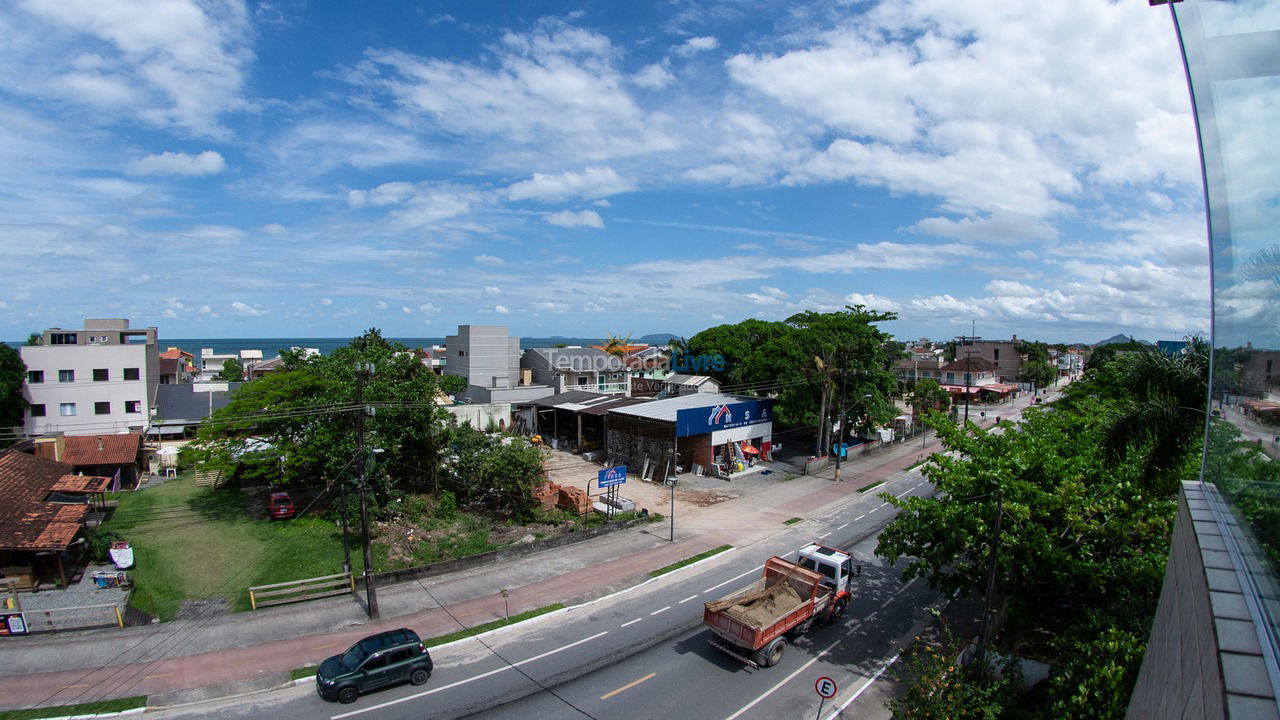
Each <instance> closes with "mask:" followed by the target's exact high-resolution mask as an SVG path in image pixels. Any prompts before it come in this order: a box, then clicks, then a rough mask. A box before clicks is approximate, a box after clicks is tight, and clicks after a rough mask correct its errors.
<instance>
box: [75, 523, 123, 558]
mask: <svg viewBox="0 0 1280 720" xmlns="http://www.w3.org/2000/svg"><path fill="white" fill-rule="evenodd" d="M84 539H85V552H86V553H87V554H88V556H89V557H90V558H93V560H94V561H95V562H100V563H101V562H109V561H110V560H111V554H110V553H109V552H108V551H109V550H111V543H113V542H119V541H121V540H124V538H123V537H121V535H120V534H119V533H115V532H112V531H110V530H103V529H102V528H101V527H98V528H94V529H92V530H85V532H84Z"/></svg>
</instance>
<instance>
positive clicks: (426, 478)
mask: <svg viewBox="0 0 1280 720" xmlns="http://www.w3.org/2000/svg"><path fill="white" fill-rule="evenodd" d="M283 365H284V367H283V368H282V369H281V370H279V371H277V372H273V373H270V374H268V375H266V376H264V377H262V378H261V379H259V380H255V381H253V382H251V383H248V384H246V385H244V386H242V387H241V388H240V389H239V390H238V391H237V392H236V393H235V395H234V396H233V397H232V399H231V401H230V403H228V405H227V406H226V407H225V408H222V409H220V410H216V411H214V414H213V416H212V417H211V418H210V420H209V421H208V422H207V423H205V424H204V425H202V426H201V428H200V431H199V434H198V436H197V439H196V441H195V442H194V443H192V444H191V445H189V446H188V448H186V449H184V452H186V453H187V455H188V456H189V459H190V460H192V461H203V462H205V463H208V464H209V466H210V467H213V468H221V469H224V470H226V471H227V472H238V473H241V474H243V475H248V476H251V477H257V478H261V479H263V480H266V481H269V482H296V483H302V484H308V485H314V486H324V485H326V484H329V483H332V482H334V481H338V480H340V479H341V480H343V481H350V480H351V479H353V478H354V477H356V475H357V474H358V473H357V471H356V468H357V467H358V465H357V464H356V460H357V459H356V432H355V423H356V418H357V415H356V413H357V412H358V411H359V408H360V407H362V406H363V407H365V408H372V413H371V414H366V416H365V429H366V438H365V445H366V447H367V448H379V449H381V450H382V451H383V452H382V454H381V455H379V460H378V463H379V466H380V467H385V468H386V474H385V477H384V478H383V481H382V482H381V483H380V486H379V487H378V491H379V493H380V494H382V495H383V496H384V497H385V495H386V493H387V492H389V491H390V489H391V488H392V487H399V488H404V489H424V488H426V489H434V487H435V482H436V480H437V478H438V470H439V466H440V462H441V459H442V455H441V448H444V447H445V446H446V445H447V434H446V429H447V424H446V420H447V418H448V414H447V413H445V412H444V411H443V410H441V409H440V408H439V407H438V406H437V405H436V404H435V402H436V398H437V396H438V394H439V393H440V392H441V390H442V383H441V378H438V377H437V376H436V375H435V374H434V373H433V372H431V370H430V369H429V368H427V367H426V366H424V365H423V364H422V363H421V362H419V361H418V359H417V358H416V357H415V356H414V355H413V353H411V352H409V351H408V349H407V348H405V347H404V346H402V345H400V344H399V343H389V342H387V341H385V340H384V339H383V338H382V337H381V334H380V333H378V332H377V331H376V329H373V330H371V331H369V332H367V333H365V335H363V336H361V337H359V338H356V339H355V340H353V341H352V343H351V344H349V345H347V346H345V347H342V348H339V349H337V350H336V351H334V352H333V353H332V354H331V355H315V356H311V357H303V356H302V355H301V353H294V354H290V355H289V356H287V357H285V362H284V363H283ZM362 365H364V366H371V367H372V368H373V372H372V373H371V374H368V375H367V376H366V381H365V383H364V388H363V398H362V402H361V404H360V405H357V403H356V395H357V367H359V366H362ZM254 448H257V449H258V451H257V452H249V450H251V449H254Z"/></svg>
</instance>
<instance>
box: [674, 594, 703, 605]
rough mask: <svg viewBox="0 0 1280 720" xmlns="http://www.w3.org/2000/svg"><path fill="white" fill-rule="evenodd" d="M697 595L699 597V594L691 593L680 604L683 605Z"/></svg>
mask: <svg viewBox="0 0 1280 720" xmlns="http://www.w3.org/2000/svg"><path fill="white" fill-rule="evenodd" d="M696 597H698V596H697V595H690V596H689V597H687V598H685V599H683V600H681V601H680V602H679V603H678V604H679V605H683V604H685V603H687V602H689V601H690V600H692V599H694V598H696Z"/></svg>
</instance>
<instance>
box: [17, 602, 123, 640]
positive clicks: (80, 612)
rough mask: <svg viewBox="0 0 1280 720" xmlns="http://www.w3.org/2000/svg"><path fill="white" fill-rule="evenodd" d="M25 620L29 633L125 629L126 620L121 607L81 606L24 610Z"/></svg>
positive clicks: (110, 605) (114, 605) (112, 605)
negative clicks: (108, 628) (102, 628)
mask: <svg viewBox="0 0 1280 720" xmlns="http://www.w3.org/2000/svg"><path fill="white" fill-rule="evenodd" d="M22 616H23V619H24V620H25V621H26V623H27V632H33V633H36V632H65V631H67V630H86V629H88V628H100V627H110V626H112V625H114V626H116V627H124V618H123V616H122V615H121V613H120V606H119V605H116V604H107V605H81V606H78V607H69V608H52V609H49V610H23V611H22Z"/></svg>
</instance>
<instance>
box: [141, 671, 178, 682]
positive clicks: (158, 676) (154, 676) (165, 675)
mask: <svg viewBox="0 0 1280 720" xmlns="http://www.w3.org/2000/svg"><path fill="white" fill-rule="evenodd" d="M170 675H173V673H171V672H170V673H152V674H151V675H147V676H146V677H144V678H142V679H143V680H150V679H151V678H161V677H169V676H170Z"/></svg>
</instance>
